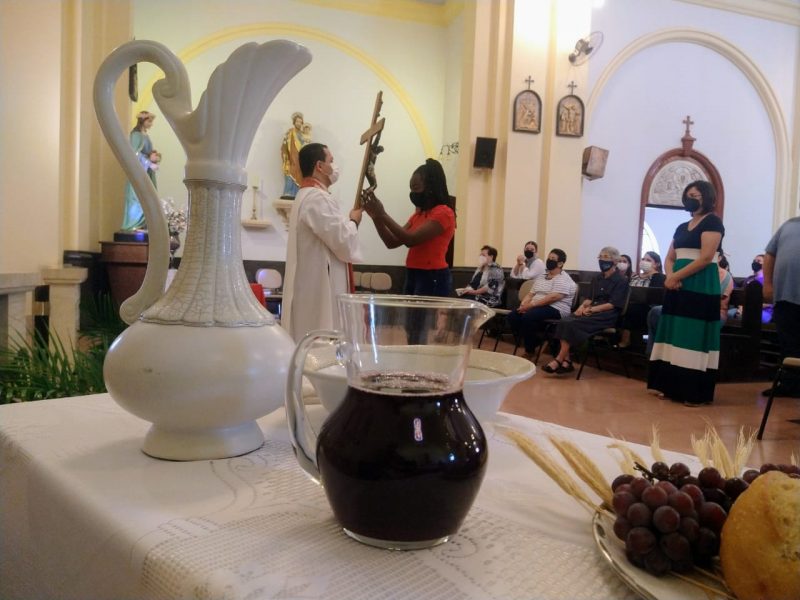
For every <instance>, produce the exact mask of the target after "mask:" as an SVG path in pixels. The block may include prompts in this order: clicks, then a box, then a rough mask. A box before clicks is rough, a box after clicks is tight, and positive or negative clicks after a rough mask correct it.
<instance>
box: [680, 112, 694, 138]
mask: <svg viewBox="0 0 800 600" xmlns="http://www.w3.org/2000/svg"><path fill="white" fill-rule="evenodd" d="M681 123H683V124H684V125H686V134H685V135H692V134H691V132H690V131H689V127H690V126H692V125H694V121H692V118H691V117H690V116H689V115H686V118H685V119H684V120H683V121H681Z"/></svg>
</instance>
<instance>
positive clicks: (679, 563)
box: [611, 462, 800, 575]
mask: <svg viewBox="0 0 800 600" xmlns="http://www.w3.org/2000/svg"><path fill="white" fill-rule="evenodd" d="M636 468H637V470H639V471H640V472H641V473H642V475H643V476H642V477H635V476H633V475H620V476H619V477H617V478H616V479H615V480H614V482H613V483H612V484H611V489H612V491H613V492H614V497H613V507H614V512H615V513H616V515H617V518H616V521H615V522H614V533H615V534H616V536H617V537H618V538H619V539H621V540H622V541H624V542H625V552H626V554H627V556H628V560H630V562H631V563H632V564H634V565H636V566H637V567H640V568H643V569H645V570H647V572H649V573H651V574H653V575H664V574H665V573H669V572H670V571H676V572H678V573H685V572H687V571H690V570H691V569H692V568H693V566H694V565H698V566H708V564H709V563H710V561H711V559H712V557H714V556H717V555H718V554H719V542H720V537H719V536H720V532H721V531H722V526H723V525H724V524H725V519H726V518H727V516H728V511H729V510H730V507H731V505H732V504H733V503H734V502H735V501H736V499H737V498H738V497H739V495H741V494H742V492H744V491H745V490H746V489H747V488H748V487H749V486H750V483H752V482H753V480H754V479H755V478H756V477H758V476H759V475H760V474H761V473H766V472H767V471H772V470H776V469H779V470H781V471H783V472H784V473H787V474H788V475H789V476H790V477H800V468H799V467H797V466H796V465H779V466H776V465H773V464H765V465H763V466H762V467H761V470H759V471H756V470H755V469H750V470H748V471H745V473H744V474H743V475H742V477H731V478H729V479H726V478H725V477H723V476H722V474H721V473H720V472H719V471H718V470H717V469H715V468H714V467H705V468H704V469H702V470H701V471H700V472H699V473H698V474H697V476H696V477H695V476H693V475H692V474H691V472H690V470H689V467H687V466H686V465H685V464H683V463H680V462H677V463H674V464H673V465H672V466H669V465H667V464H666V463H663V462H655V463H653V465H652V467H651V468H650V470H648V469H646V468H645V467H643V466H641V465H638V464H637V465H636Z"/></svg>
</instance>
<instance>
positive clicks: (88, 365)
mask: <svg viewBox="0 0 800 600" xmlns="http://www.w3.org/2000/svg"><path fill="white" fill-rule="evenodd" d="M81 311H82V314H83V317H84V321H85V323H86V324H87V325H86V326H85V327H84V329H83V330H82V331H81V332H80V337H81V339H82V343H81V344H80V346H84V347H85V348H80V347H79V348H70V349H69V350H68V349H66V348H65V347H64V344H63V343H62V341H61V340H60V339H59V338H58V336H55V335H53V334H51V335H50V338H51V339H50V342H49V343H47V341H46V340H44V339H43V338H42V336H41V334H39V333H38V332H37V333H36V334H35V335H34V336H33V339H31V340H27V339H25V338H23V337H22V336H18V337H17V339H16V340H14V341H13V342H12V344H11V346H10V348H8V349H6V350H2V351H0V404H7V403H10V402H24V401H28V400H44V399H47V398H64V397H67V396H82V395H86V394H97V393H102V392H105V391H106V387H105V382H104V380H103V361H104V360H105V356H106V352H108V348H109V346H110V345H111V342H113V340H114V339H115V338H116V337H117V336H118V335H119V334H120V333H121V332H122V331H123V330H124V329H125V327H126V325H125V323H124V322H123V321H122V320H121V319H120V318H119V315H118V314H117V311H116V309H115V307H114V306H113V303H112V302H111V299H110V298H109V297H108V295H100V296H97V297H96V298H94V299H93V300H92V301H90V302H87V303H85V304H82V306H81Z"/></svg>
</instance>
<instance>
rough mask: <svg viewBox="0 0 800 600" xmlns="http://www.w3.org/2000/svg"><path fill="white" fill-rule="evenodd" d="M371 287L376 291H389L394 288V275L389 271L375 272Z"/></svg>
mask: <svg viewBox="0 0 800 600" xmlns="http://www.w3.org/2000/svg"><path fill="white" fill-rule="evenodd" d="M370 287H371V288H372V289H373V291H376V292H388V291H389V290H391V289H392V276H391V275H389V274H388V273H373V274H372V280H371V281H370Z"/></svg>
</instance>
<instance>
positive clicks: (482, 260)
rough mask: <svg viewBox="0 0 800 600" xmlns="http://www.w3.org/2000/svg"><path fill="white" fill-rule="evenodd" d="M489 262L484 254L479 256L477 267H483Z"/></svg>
mask: <svg viewBox="0 0 800 600" xmlns="http://www.w3.org/2000/svg"><path fill="white" fill-rule="evenodd" d="M488 262H489V257H488V256H486V255H485V254H481V255H479V256H478V265H479V266H481V267H483V266H485V265H486V264H487V263H488Z"/></svg>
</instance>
